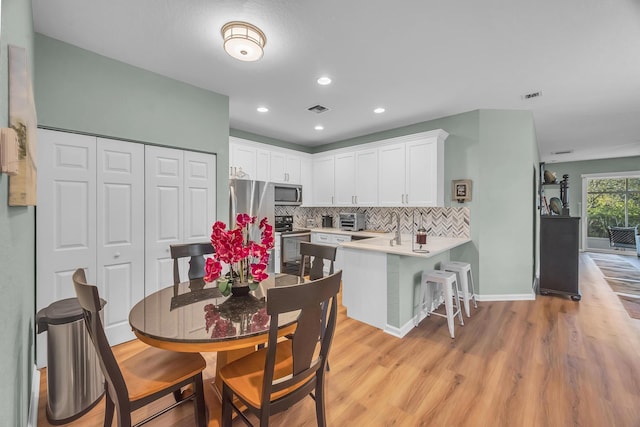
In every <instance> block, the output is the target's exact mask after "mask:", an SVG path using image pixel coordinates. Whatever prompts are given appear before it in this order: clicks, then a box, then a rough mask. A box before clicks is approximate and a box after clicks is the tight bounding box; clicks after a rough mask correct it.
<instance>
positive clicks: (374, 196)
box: [354, 148, 378, 206]
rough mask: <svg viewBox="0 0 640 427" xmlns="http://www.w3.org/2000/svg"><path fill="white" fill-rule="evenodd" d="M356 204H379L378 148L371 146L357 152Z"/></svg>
mask: <svg viewBox="0 0 640 427" xmlns="http://www.w3.org/2000/svg"><path fill="white" fill-rule="evenodd" d="M355 182H356V184H355V186H356V193H355V200H354V201H355V204H356V205H359V206H377V205H378V149H377V148H371V149H368V150H360V151H356V153H355Z"/></svg>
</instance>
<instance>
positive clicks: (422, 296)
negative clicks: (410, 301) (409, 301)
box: [415, 280, 427, 328]
mask: <svg viewBox="0 0 640 427" xmlns="http://www.w3.org/2000/svg"><path fill="white" fill-rule="evenodd" d="M426 288H427V282H426V281H424V280H422V281H420V291H419V293H418V294H419V298H418V310H417V311H418V314H416V322H415V324H416V328H417V327H418V324H419V323H420V317H421V316H422V310H423V309H424V299H425V296H426V295H425V293H426V292H425V290H426Z"/></svg>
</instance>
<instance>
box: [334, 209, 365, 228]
mask: <svg viewBox="0 0 640 427" xmlns="http://www.w3.org/2000/svg"><path fill="white" fill-rule="evenodd" d="M364 221H365V219H364V214H363V213H349V212H341V213H340V229H341V230H345V231H360V230H364V228H365V226H364Z"/></svg>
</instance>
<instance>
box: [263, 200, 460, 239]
mask: <svg viewBox="0 0 640 427" xmlns="http://www.w3.org/2000/svg"><path fill="white" fill-rule="evenodd" d="M340 212H362V213H364V214H365V218H366V226H365V229H367V230H383V231H389V232H391V231H393V229H394V227H395V219H394V224H392V223H391V213H392V212H394V213H397V214H398V215H400V228H401V232H402V233H406V234H410V233H411V231H412V222H413V220H414V218H415V222H416V226H419V225H420V221H421V217H422V221H423V224H424V228H426V229H427V234H428V235H429V236H443V237H469V236H470V232H469V208H467V207H463V208H346V207H343V208H300V207H295V206H276V207H275V214H276V215H293V224H294V227H295V228H306V220H307V218H313V219H315V221H316V224H317V226H318V227H320V226H321V225H322V221H321V220H322V216H323V215H331V216H332V217H333V226H334V227H335V228H339V227H340Z"/></svg>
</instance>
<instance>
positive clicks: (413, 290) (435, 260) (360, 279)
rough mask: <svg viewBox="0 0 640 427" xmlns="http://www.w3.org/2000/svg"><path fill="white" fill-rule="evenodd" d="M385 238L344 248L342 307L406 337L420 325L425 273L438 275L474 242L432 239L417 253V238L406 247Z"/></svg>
mask: <svg viewBox="0 0 640 427" xmlns="http://www.w3.org/2000/svg"><path fill="white" fill-rule="evenodd" d="M393 236H394V235H393V234H392V233H388V234H384V235H382V236H380V237H375V238H370V239H364V240H356V241H351V242H344V243H341V244H340V246H341V248H342V265H343V266H344V267H343V273H342V304H343V305H344V306H345V307H346V308H347V315H348V316H349V317H351V318H353V319H356V320H359V321H361V322H364V323H367V324H369V325H372V326H375V327H377V328H380V329H382V330H383V331H385V332H386V333H388V334H391V335H394V336H397V337H403V336H405V335H406V334H407V333H409V331H411V329H412V328H413V327H414V325H415V320H421V319H415V316H416V314H417V312H418V311H417V306H418V295H419V290H420V280H421V274H422V271H423V270H428V269H437V268H438V267H439V265H440V263H442V262H446V261H449V260H450V259H449V253H450V250H451V249H453V248H455V247H458V246H461V245H464V244H466V243H468V242H470V241H471V239H469V238H468V237H436V236H429V237H428V240H427V244H426V245H424V246H423V249H426V250H427V251H429V252H428V253H417V252H413V250H412V236H411V235H402V236H401V241H402V244H400V245H397V244H395V242H394V245H393V246H392V245H391V243H390V240H391V239H392V238H393Z"/></svg>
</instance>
